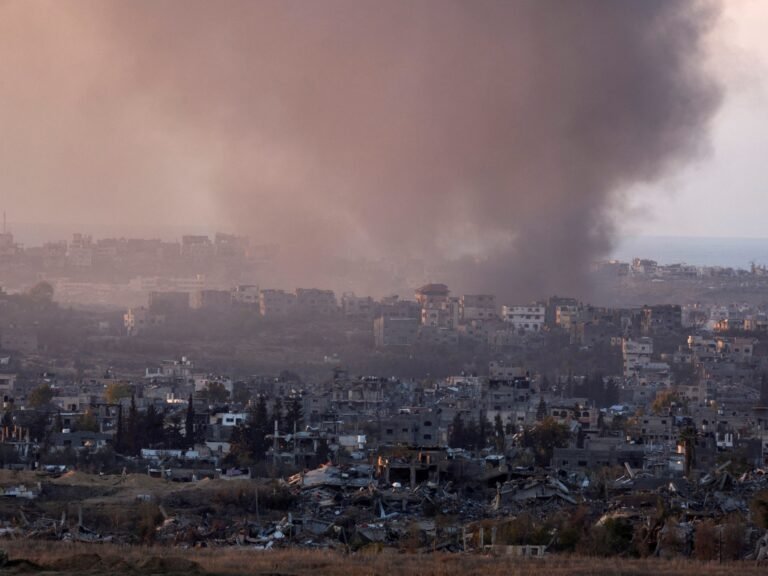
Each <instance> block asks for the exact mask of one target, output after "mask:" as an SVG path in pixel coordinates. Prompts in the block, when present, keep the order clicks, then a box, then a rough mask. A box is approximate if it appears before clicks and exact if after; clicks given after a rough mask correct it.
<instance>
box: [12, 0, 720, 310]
mask: <svg viewBox="0 0 768 576" xmlns="http://www.w3.org/2000/svg"><path fill="white" fill-rule="evenodd" d="M718 15H719V7H718V5H717V4H715V3H712V2H694V1H687V0H655V1H654V0H643V1H642V2H638V1H634V0H625V1H622V0H616V1H612V2H604V1H599V0H594V1H591V0H581V1H579V2H567V1H563V2H559V1H558V2H555V1H546V0H544V1H542V0H535V1H534V0H530V1H525V0H520V1H498V2H497V1H487V0H475V1H472V2H468V1H452V0H418V1H387V2H380V1H379V2H373V1H366V0H362V1H352V0H322V1H293V2H285V1H279V2H277V1H276V2H272V1H238V0H226V1H223V2H211V1H204V2H203V1H196V0H184V1H176V0H164V1H162V2H155V1H149V0H146V1H142V0H138V1H131V2H125V1H110V0H99V1H91V0H78V1H74V0H56V1H53V0H51V1H45V0H36V1H25V0H6V1H4V2H0V126H2V130H3V137H2V138H0V191H1V192H0V198H2V201H0V204H3V205H4V206H5V207H6V208H7V209H8V210H9V212H11V214H12V215H13V214H17V217H18V218H19V219H26V220H27V221H36V222H49V223H58V224H66V225H71V227H72V228H73V229H74V228H79V229H83V230H84V231H86V232H87V231H89V227H90V229H98V230H105V229H107V230H109V231H110V232H112V234H113V235H120V234H126V233H130V232H131V231H134V230H142V231H143V232H144V233H147V234H149V233H151V234H163V233H164V232H167V231H168V230H170V229H175V228H181V227H184V226H190V225H200V226H208V227H211V228H219V229H222V230H225V231H230V232H236V233H239V234H244V235H248V236H250V237H251V238H252V239H253V242H255V243H263V244H279V245H280V252H279V254H280V256H279V262H278V266H277V268H276V269H275V270H271V271H270V276H269V277H268V278H264V279H263V283H264V284H265V285H266V284H271V285H274V286H278V285H281V284H286V285H287V287H291V285H307V286H309V285H320V286H329V287H334V288H337V289H342V288H346V287H357V288H360V289H363V290H369V291H370V292H372V293H376V292H382V291H386V290H387V289H389V287H390V286H395V285H397V284H398V283H402V284H407V283H408V282H412V281H415V280H417V279H424V280H426V279H429V280H434V281H445V282H448V283H449V284H450V285H451V287H452V288H454V289H455V291H456V292H459V291H489V292H495V293H497V294H500V295H504V296H507V297H514V298H520V299H523V298H532V297H540V296H544V295H546V294H549V293H554V292H560V293H563V292H569V293H574V292H582V293H583V292H585V291H587V290H588V289H589V286H588V282H587V279H586V273H585V271H586V269H587V268H588V266H589V263H590V262H592V261H593V260H594V259H596V258H599V257H602V256H605V255H607V254H608V252H609V250H610V247H611V242H612V238H613V235H614V232H615V218H614V216H615V215H616V214H621V209H622V205H623V203H624V191H625V190H626V189H628V188H629V187H631V185H633V184H636V183H638V182H653V181H656V180H658V179H660V178H663V177H664V176H666V175H668V174H670V173H672V172H673V171H674V170H676V169H677V168H679V167H680V166H681V165H683V164H684V163H685V162H688V161H690V160H692V159H695V158H696V157H698V156H699V155H701V154H702V152H705V151H706V147H707V136H708V127H709V121H710V119H711V118H712V116H713V114H714V112H715V111H716V109H717V107H718V105H719V103H720V100H721V96H722V95H721V92H722V90H721V87H720V86H719V84H718V83H717V82H716V80H715V79H714V78H712V77H711V75H710V74H709V73H708V71H707V68H706V58H705V46H706V41H707V37H708V34H709V33H710V31H711V30H712V29H713V27H714V26H715V25H716V23H717V19H718Z"/></svg>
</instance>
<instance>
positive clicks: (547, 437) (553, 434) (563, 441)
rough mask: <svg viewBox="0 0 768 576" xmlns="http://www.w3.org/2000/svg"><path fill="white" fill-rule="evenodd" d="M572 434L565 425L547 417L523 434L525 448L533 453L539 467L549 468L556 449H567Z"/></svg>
mask: <svg viewBox="0 0 768 576" xmlns="http://www.w3.org/2000/svg"><path fill="white" fill-rule="evenodd" d="M570 436H571V433H570V432H569V431H568V428H567V427H566V426H565V425H564V424H560V423H558V422H557V421H556V420H555V419H554V418H552V417H551V416H550V417H547V418H545V419H544V420H543V421H542V422H539V423H538V424H536V425H535V426H533V427H532V428H528V429H526V430H525V432H524V434H523V446H525V447H527V448H530V449H531V450H532V451H533V454H534V457H535V458H536V463H537V464H538V465H539V466H549V464H550V462H551V461H552V454H553V453H554V451H555V448H565V447H566V446H567V445H568V440H569V438H570Z"/></svg>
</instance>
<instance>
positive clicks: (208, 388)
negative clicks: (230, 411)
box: [202, 382, 229, 404]
mask: <svg viewBox="0 0 768 576" xmlns="http://www.w3.org/2000/svg"><path fill="white" fill-rule="evenodd" d="M202 396H203V397H204V398H205V399H206V400H207V401H208V403H209V404H224V403H226V401H227V400H229V391H228V390H227V389H226V387H225V386H224V384H222V383H221V382H208V384H206V385H205V388H204V389H203V391H202Z"/></svg>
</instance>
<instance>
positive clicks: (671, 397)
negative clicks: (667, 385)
mask: <svg viewBox="0 0 768 576" xmlns="http://www.w3.org/2000/svg"><path fill="white" fill-rule="evenodd" d="M678 403H680V398H679V397H678V394H677V392H675V391H674V390H664V391H662V392H659V393H658V394H656V398H655V399H654V400H653V404H651V410H652V411H653V413H654V414H656V415H661V414H668V413H669V411H670V409H671V408H672V405H673V404H678Z"/></svg>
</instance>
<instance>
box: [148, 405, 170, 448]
mask: <svg viewBox="0 0 768 576" xmlns="http://www.w3.org/2000/svg"><path fill="white" fill-rule="evenodd" d="M164 420H165V414H163V413H162V412H158V411H157V410H156V409H155V406H154V405H153V404H150V405H149V408H147V413H146V414H145V415H144V431H145V434H146V439H147V443H148V444H149V446H150V447H153V446H157V445H160V444H165V422H164Z"/></svg>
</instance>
